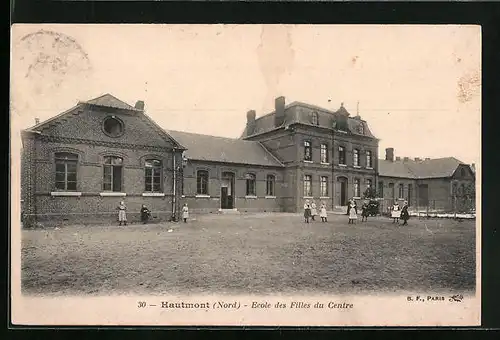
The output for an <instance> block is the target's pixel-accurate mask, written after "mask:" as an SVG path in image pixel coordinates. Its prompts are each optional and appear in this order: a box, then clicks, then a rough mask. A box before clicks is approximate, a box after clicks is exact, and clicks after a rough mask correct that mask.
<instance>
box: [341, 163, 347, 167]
mask: <svg viewBox="0 0 500 340" xmlns="http://www.w3.org/2000/svg"><path fill="white" fill-rule="evenodd" d="M339 166H343V167H346V166H347V164H341V163H339Z"/></svg>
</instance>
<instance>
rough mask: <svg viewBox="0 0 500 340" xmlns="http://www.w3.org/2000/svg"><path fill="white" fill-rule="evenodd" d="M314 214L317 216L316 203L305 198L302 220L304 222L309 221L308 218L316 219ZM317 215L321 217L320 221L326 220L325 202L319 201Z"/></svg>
mask: <svg viewBox="0 0 500 340" xmlns="http://www.w3.org/2000/svg"><path fill="white" fill-rule="evenodd" d="M316 216H318V209H317V206H316V203H315V202H314V201H312V202H310V201H309V200H306V203H304V221H305V222H306V223H309V219H311V220H313V221H316V219H315V217H316ZM319 217H320V218H321V222H328V215H327V214H326V204H325V202H321V206H320V207H319Z"/></svg>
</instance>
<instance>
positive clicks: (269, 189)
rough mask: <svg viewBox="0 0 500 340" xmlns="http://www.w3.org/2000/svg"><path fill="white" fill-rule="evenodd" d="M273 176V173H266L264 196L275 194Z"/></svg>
mask: <svg viewBox="0 0 500 340" xmlns="http://www.w3.org/2000/svg"><path fill="white" fill-rule="evenodd" d="M274 184H275V177H274V175H267V177H266V196H275V195H276V194H275V192H274Z"/></svg>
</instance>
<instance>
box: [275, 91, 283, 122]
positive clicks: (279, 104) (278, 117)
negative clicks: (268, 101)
mask: <svg viewBox="0 0 500 340" xmlns="http://www.w3.org/2000/svg"><path fill="white" fill-rule="evenodd" d="M274 112H275V113H274V126H275V127H278V126H281V125H282V124H283V122H284V121H285V97H278V98H276V99H275V100H274Z"/></svg>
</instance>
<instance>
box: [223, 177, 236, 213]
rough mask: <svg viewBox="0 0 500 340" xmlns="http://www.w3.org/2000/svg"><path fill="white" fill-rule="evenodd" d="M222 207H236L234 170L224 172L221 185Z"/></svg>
mask: <svg viewBox="0 0 500 340" xmlns="http://www.w3.org/2000/svg"><path fill="white" fill-rule="evenodd" d="M220 208H221V209H234V174H233V173H232V172H224V173H222V179H221V185H220Z"/></svg>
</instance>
